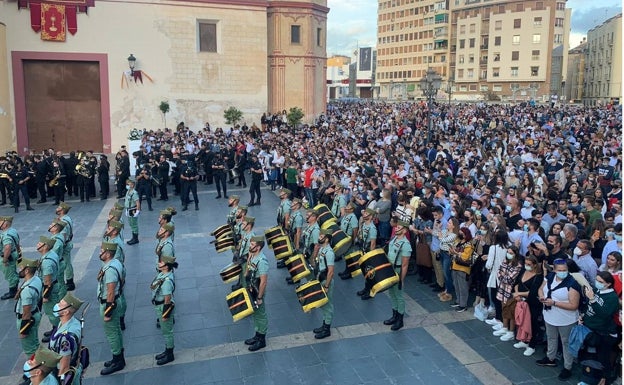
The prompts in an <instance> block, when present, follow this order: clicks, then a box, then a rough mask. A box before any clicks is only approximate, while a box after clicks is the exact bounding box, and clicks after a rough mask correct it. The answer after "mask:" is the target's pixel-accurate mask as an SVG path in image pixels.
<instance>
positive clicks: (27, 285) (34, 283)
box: [15, 275, 43, 314]
mask: <svg viewBox="0 0 624 385" xmlns="http://www.w3.org/2000/svg"><path fill="white" fill-rule="evenodd" d="M42 293H43V283H42V282H41V278H39V277H38V276H36V275H35V276H34V277H32V278H31V279H29V280H28V281H25V282H24V283H23V284H22V287H21V288H20V291H19V297H17V302H16V303H15V313H17V314H24V310H23V309H24V306H28V305H30V311H31V312H32V313H34V312H35V311H36V310H38V309H39V302H40V301H41V298H42V297H41V295H42Z"/></svg>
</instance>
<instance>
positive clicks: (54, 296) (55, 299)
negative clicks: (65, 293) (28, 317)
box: [43, 282, 64, 327]
mask: <svg viewBox="0 0 624 385" xmlns="http://www.w3.org/2000/svg"><path fill="white" fill-rule="evenodd" d="M61 285H64V284H61V283H60V282H57V283H56V284H54V287H53V288H52V293H50V296H49V297H48V301H47V302H43V312H44V313H45V315H46V316H48V320H49V321H50V323H51V324H52V326H54V327H57V326H58V324H59V322H60V320H59V318H58V317H56V316H54V312H53V311H52V308H54V305H56V304H57V303H59V301H60V300H61V298H60V297H59V294H58V291H59V286H61Z"/></svg>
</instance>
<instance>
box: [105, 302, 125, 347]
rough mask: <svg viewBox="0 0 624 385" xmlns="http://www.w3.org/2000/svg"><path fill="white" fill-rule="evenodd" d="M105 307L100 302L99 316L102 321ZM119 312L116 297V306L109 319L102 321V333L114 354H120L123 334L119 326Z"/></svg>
mask: <svg viewBox="0 0 624 385" xmlns="http://www.w3.org/2000/svg"><path fill="white" fill-rule="evenodd" d="M105 308H106V304H100V316H101V317H102V321H104V309H105ZM120 314H121V313H120V311H119V299H118V300H117V307H116V308H115V310H113V314H112V315H111V319H110V321H108V322H106V321H104V335H105V336H106V340H107V341H108V344H109V345H110V348H111V352H112V353H113V354H114V355H117V354H121V349H123V336H122V334H121V326H119V317H120Z"/></svg>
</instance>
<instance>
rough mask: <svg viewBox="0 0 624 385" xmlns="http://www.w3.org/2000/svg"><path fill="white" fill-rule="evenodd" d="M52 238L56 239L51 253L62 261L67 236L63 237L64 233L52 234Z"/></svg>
mask: <svg viewBox="0 0 624 385" xmlns="http://www.w3.org/2000/svg"><path fill="white" fill-rule="evenodd" d="M50 238H52V239H54V247H52V250H51V251H53V252H55V253H56V255H58V258H59V261H60V259H61V256H62V255H63V251H64V248H65V236H64V235H63V233H58V234H52V235H51V236H50Z"/></svg>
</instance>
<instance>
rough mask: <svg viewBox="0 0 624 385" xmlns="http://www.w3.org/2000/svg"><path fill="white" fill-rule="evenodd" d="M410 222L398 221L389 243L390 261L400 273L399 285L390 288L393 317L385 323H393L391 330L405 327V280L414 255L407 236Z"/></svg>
mask: <svg viewBox="0 0 624 385" xmlns="http://www.w3.org/2000/svg"><path fill="white" fill-rule="evenodd" d="M408 229H409V223H408V222H405V221H398V222H397V228H396V232H395V234H394V238H392V239H391V240H390V243H389V244H388V261H390V263H391V264H392V266H393V267H394V271H395V272H396V273H397V274H399V277H400V281H399V284H398V285H394V286H392V287H391V288H390V289H389V290H388V294H389V295H390V302H391V303H392V317H391V318H389V319H387V320H385V321H384V322H383V323H384V325H392V327H391V328H390V329H391V330H399V329H401V328H402V327H403V314H405V298H403V281H404V280H405V276H406V275H407V269H408V267H409V259H410V256H411V255H412V246H411V245H410V243H409V241H408V240H407V238H406V237H405V234H407V232H408V231H409V230H408Z"/></svg>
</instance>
